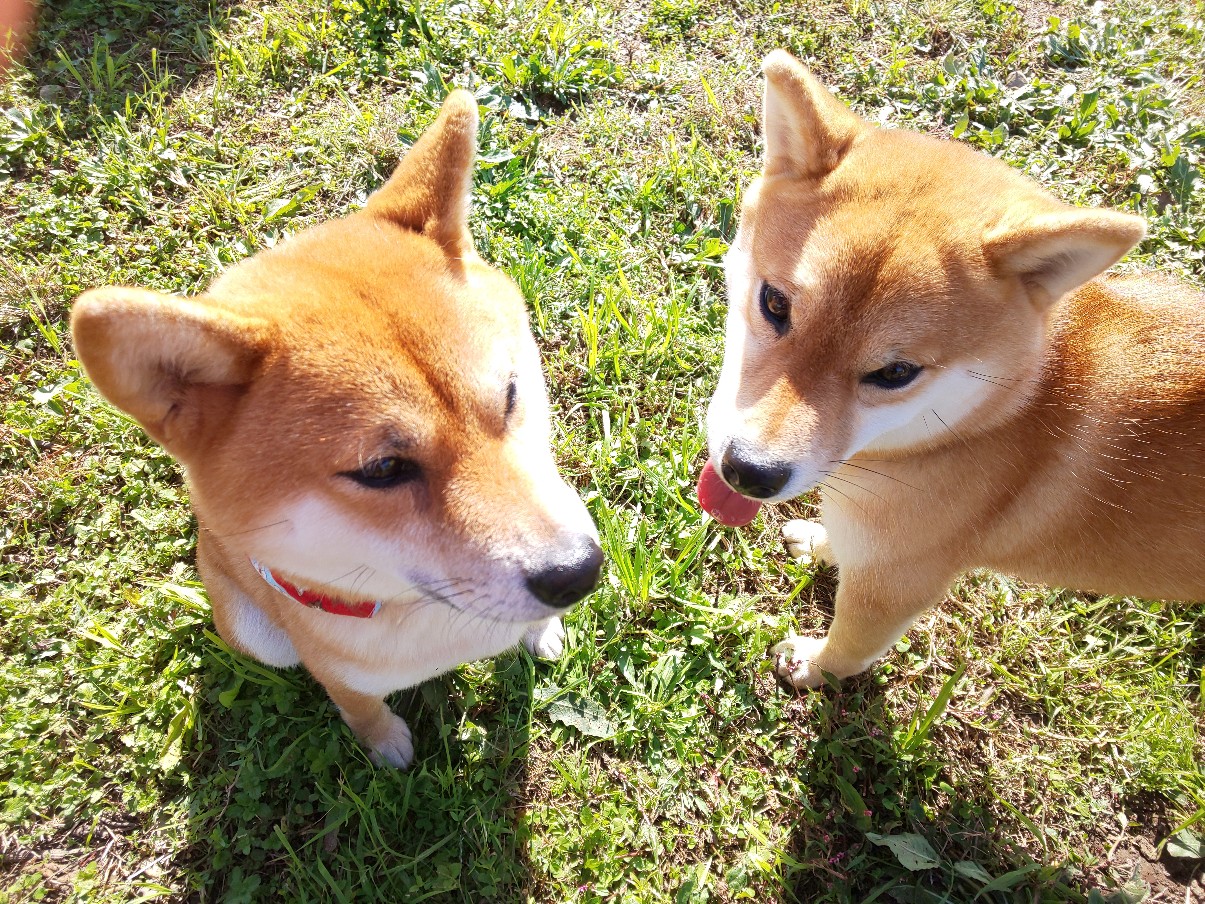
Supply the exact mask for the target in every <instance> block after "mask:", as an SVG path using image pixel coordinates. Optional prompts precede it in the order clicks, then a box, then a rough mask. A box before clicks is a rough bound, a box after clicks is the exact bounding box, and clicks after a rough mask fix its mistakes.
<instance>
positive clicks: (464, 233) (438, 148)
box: [365, 90, 477, 257]
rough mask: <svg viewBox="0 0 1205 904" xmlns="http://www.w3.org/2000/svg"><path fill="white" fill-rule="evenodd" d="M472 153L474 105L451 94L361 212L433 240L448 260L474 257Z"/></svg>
mask: <svg viewBox="0 0 1205 904" xmlns="http://www.w3.org/2000/svg"><path fill="white" fill-rule="evenodd" d="M476 153H477V102H476V101H475V100H474V99H473V95H471V94H469V92H467V91H462V90H456V91H453V92H452V93H451V94H449V95H448V97H447V99H446V100H445V101H444V104H443V107H442V108H441V109H440V111H439V116H438V117H437V118H436V120H435V122H433V123H432V124H431V125H430V126H428V128H427V130H426V131H425V132H423V134H422V135H421V136H420V137H419V139H418V141H416V142H415V143H414V145H413V146H412V147H411V148H410V150H409V151H408V152H407V153H406V156H405V157H403V158H402V162H401V163H399V164H398V166H397V169H396V170H394V172H393V175H392V176H390V177H389V181H387V182H386V183H385V184H384V185H383V186H381V188H379V189H378V190H377V192H376V193H375V194H374V195H373V196H372V197H371V198H369V199H368V205H367V207H366V208H365V209H366V210H367V211H368V212H369V213H372V214H375V215H376V216H379V217H384V218H386V219H389V220H392V221H393V222H395V223H397V224H398V225H400V226H403V227H405V228H406V229H409V230H411V231H413V232H418V233H421V234H423V235H425V236H427V237H428V238H431V239H433V240H434V241H436V242H438V243H439V244H440V245H442V246H443V248H444V250H445V251H446V252H447V253H448V255H449V256H451V257H460V256H461V255H462V254H464V253H466V252H469V251H472V250H473V239H472V236H471V235H470V234H469V194H470V192H471V191H472V187H473V158H474V156H475V155H476Z"/></svg>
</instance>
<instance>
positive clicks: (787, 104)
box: [708, 51, 1144, 501]
mask: <svg viewBox="0 0 1205 904" xmlns="http://www.w3.org/2000/svg"><path fill="white" fill-rule="evenodd" d="M763 68H764V72H765V76H766V94H765V107H764V137H765V162H764V168H763V172H762V175H761V177H760V178H759V179H757V180H756V181H755V182H754V183H753V184H752V185H751V186H750V188H749V190H748V193H747V195H746V198H745V202H744V207H743V211H742V217H741V224H740V230H739V232H738V234H737V237H736V240H735V242H734V244H733V245H732V248H731V249H730V251H729V252H728V255H727V257H726V259H725V268H726V272H727V279H728V294H729V305H730V310H729V314H728V327H727V339H726V346H725V352H724V364H723V369H722V372H721V375H720V381H719V386H718V387H717V390H716V393H715V396H714V397H713V399H712V401H711V407H710V410H709V413H708V433H709V445H710V453H711V460H712V463H713V465H714V467H715V468H716V470H717V471H719V472H720V473H722V474H723V475H724V478H725V480H726V481H727V482H728V483H729V484H730V485H731V486H732V487H733V488H734V489H736V490H738V491H739V492H741V493H743V494H744V495H746V496H750V497H753V498H757V499H766V500H770V501H778V500H783V499H787V498H790V497H792V496H796V495H798V494H799V493H802V492H805V491H806V490H808V489H810V488H811V487H813V486H814V485H816V484H817V483H819V482H820V481H821V480H822V479H823V478H824V475H825V474H826V473H827V472H829V471H831V470H833V469H835V468H837V467H838V466H839V464H840V462H842V461H843V460H846V459H849V458H851V457H852V456H854V455H857V454H858V453H862V452H868V453H875V454H884V455H891V454H896V453H900V452H906V451H907V450H909V449H914V448H918V447H923V446H925V445H926V444H941V443H945V442H948V441H951V440H953V439H955V437H956V436H957V435H959V434H960V432H961V430H960V425H961V428H962V429H967V430H973V429H980V428H982V427H983V426H986V425H990V424H991V423H993V422H998V419H999V418H1001V417H1003V416H1005V415H1006V414H1007V413H1008V411H1010V410H1012V409H1013V406H1016V405H1017V404H1020V403H1022V402H1023V401H1024V399H1025V391H1026V388H1027V387H1028V386H1029V385H1031V381H1032V379H1033V378H1034V377H1035V376H1037V373H1038V370H1039V369H1040V362H1041V357H1042V353H1043V350H1044V347H1045V342H1046V333H1047V329H1046V326H1047V321H1048V318H1049V315H1050V312H1051V309H1052V308H1053V306H1054V305H1055V303H1056V302H1057V301H1058V300H1059V299H1060V298H1061V297H1063V296H1064V295H1065V294H1066V293H1067V292H1069V291H1071V290H1072V289H1075V288H1076V287H1078V286H1080V285H1081V284H1082V283H1084V282H1086V281H1087V280H1089V279H1091V278H1092V277H1094V276H1096V275H1097V274H1099V273H1100V272H1102V271H1103V270H1105V269H1106V268H1107V267H1109V266H1110V265H1112V264H1113V263H1114V262H1115V261H1116V260H1117V259H1118V258H1120V257H1121V256H1122V255H1123V254H1124V253H1125V252H1126V251H1127V250H1128V249H1129V248H1130V247H1131V246H1133V245H1134V243H1135V242H1137V241H1138V240H1139V239H1140V238H1141V237H1142V235H1143V230H1144V226H1143V222H1142V221H1141V220H1140V219H1139V218H1137V217H1133V216H1129V215H1125V214H1120V213H1114V212H1111V211H1104V210H1085V209H1078V208H1074V207H1070V206H1068V205H1066V204H1063V203H1062V202H1060V201H1058V200H1056V199H1055V198H1053V197H1051V196H1050V195H1048V194H1046V193H1045V192H1043V191H1042V190H1041V189H1040V188H1039V187H1038V186H1037V185H1036V184H1035V183H1033V182H1032V181H1031V180H1029V179H1028V178H1026V177H1024V176H1022V175H1021V174H1019V173H1016V172H1014V171H1013V170H1011V169H1010V168H1009V167H1007V166H1006V165H1004V164H1003V163H1000V162H998V161H996V160H993V159H991V158H989V157H987V156H985V155H983V154H979V153H977V152H975V151H973V150H972V149H970V148H969V147H967V146H965V145H963V144H960V143H958V142H953V141H943V140H939V139H935V138H930V137H926V136H922V135H918V134H915V133H911V132H906V131H900V130H891V129H880V128H876V127H874V126H872V125H871V124H870V123H868V122H866V121H865V120H863V119H861V118H860V117H859V116H857V115H856V114H855V113H853V112H852V111H851V110H849V109H848V108H847V107H846V106H845V105H843V104H842V103H841V102H840V101H838V100H837V99H836V98H835V97H833V95H832V94H830V93H829V92H828V91H827V90H826V89H825V87H824V86H823V85H821V84H820V83H819V82H818V81H817V80H816V79H815V78H814V77H813V76H812V74H811V73H810V72H809V71H808V70H807V69H806V68H805V67H804V66H803V65H802V64H801V63H800V62H799V61H797V60H796V59H795V58H794V57H792V56H791V55H790V54H788V53H786V52H785V51H775V52H774V53H772V54H770V56H769V57H767V58H766V61H765V64H764V67H763Z"/></svg>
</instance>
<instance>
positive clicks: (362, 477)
mask: <svg viewBox="0 0 1205 904" xmlns="http://www.w3.org/2000/svg"><path fill="white" fill-rule="evenodd" d="M340 476H341V477H347V478H349V479H351V480H354V481H355V482H356V483H358V484H360V486H362V487H368V488H369V489H371V490H385V489H388V488H389V487H395V486H398V485H399V484H403V483H410V482H411V481H414V480H418V479H419V478H420V477H422V476H423V472H422V469H421V468H420V467H419V466H418V462H415V461H411V460H410V459H408V458H397V457H395V456H392V455H391V456H388V457H386V458H377V459H373V460H372V461H370V462H368V463H367V464H365V465H364V466H362V467H360V468H359V469H357V470H355V471H341V472H340Z"/></svg>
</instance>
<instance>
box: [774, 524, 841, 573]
mask: <svg viewBox="0 0 1205 904" xmlns="http://www.w3.org/2000/svg"><path fill="white" fill-rule="evenodd" d="M782 538H783V540H785V541H786V544H787V552H789V553H790V554H791V558H793V559H798V560H799V561H800V562H803V563H804V564H805V565H810V564H813V563H814V564H816V565H836V564H837V558H836V556H834V555H833V547H832V546H831V545H830V544H829V542H828V531H826V530H825V529H824V525H823V524H821V523H820V522H819V521H804V520H803V519H797V520H795V521H788V522H787V523H786V524H784V525H783V526H782Z"/></svg>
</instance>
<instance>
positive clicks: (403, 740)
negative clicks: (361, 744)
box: [368, 713, 414, 769]
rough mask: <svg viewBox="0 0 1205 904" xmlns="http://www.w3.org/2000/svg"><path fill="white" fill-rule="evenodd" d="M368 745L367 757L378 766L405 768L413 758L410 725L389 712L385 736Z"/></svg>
mask: <svg viewBox="0 0 1205 904" xmlns="http://www.w3.org/2000/svg"><path fill="white" fill-rule="evenodd" d="M369 746H370V750H369V752H368V758H369V759H370V760H372V761H373V762H374V763H375V764H376V765H378V766H392V767H393V768H395V769H405V768H406V767H407V766H409V765H410V763H411V762H412V761H413V760H414V742H413V741H412V740H411V738H410V726H409V725H407V724H406V720H405V719H403V718H402V717H401V716H397V715H394V714H393V713H390V714H389V727H388V728H387V729H386V730H385V736H384V738H382V739H381V740H380V741H377V742H375V743H373V744H371V745H369Z"/></svg>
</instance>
